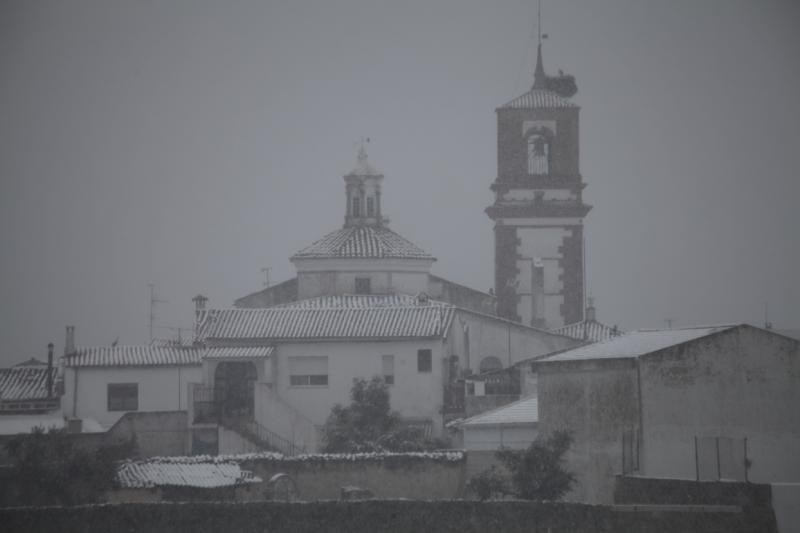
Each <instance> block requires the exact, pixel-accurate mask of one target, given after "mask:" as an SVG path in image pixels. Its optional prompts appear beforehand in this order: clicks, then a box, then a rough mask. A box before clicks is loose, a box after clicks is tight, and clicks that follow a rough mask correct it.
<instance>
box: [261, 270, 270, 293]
mask: <svg viewBox="0 0 800 533" xmlns="http://www.w3.org/2000/svg"><path fill="white" fill-rule="evenodd" d="M261 273H262V274H264V281H263V282H262V284H263V285H264V287H267V288H269V267H263V268H262V269H261Z"/></svg>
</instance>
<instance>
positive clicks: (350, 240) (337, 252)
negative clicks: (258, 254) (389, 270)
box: [292, 226, 434, 259]
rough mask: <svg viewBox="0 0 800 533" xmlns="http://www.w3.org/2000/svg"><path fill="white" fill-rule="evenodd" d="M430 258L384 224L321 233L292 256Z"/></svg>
mask: <svg viewBox="0 0 800 533" xmlns="http://www.w3.org/2000/svg"><path fill="white" fill-rule="evenodd" d="M337 257H338V258H342V257H347V258H367V259H385V258H395V259H434V257H433V256H432V255H431V254H429V253H428V252H426V251H425V250H423V249H422V248H420V247H418V246H417V245H416V244H414V243H412V242H411V241H409V240H407V239H405V238H404V237H401V236H400V235H398V234H397V233H395V232H393V231H392V230H390V229H389V228H387V227H385V226H349V227H345V228H342V229H339V230H336V231H334V232H332V233H329V234H327V235H325V236H324V237H323V238H321V239H320V240H318V241H316V242H314V243H313V244H311V245H310V246H308V247H306V248H303V249H302V250H300V251H299V252H297V253H296V254H294V256H293V257H292V259H295V258H297V259H305V258H317V259H319V258H337Z"/></svg>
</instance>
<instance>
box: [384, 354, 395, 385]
mask: <svg viewBox="0 0 800 533" xmlns="http://www.w3.org/2000/svg"><path fill="white" fill-rule="evenodd" d="M381 364H382V365H383V381H384V382H385V383H386V384H387V385H394V356H393V355H382V356H381Z"/></svg>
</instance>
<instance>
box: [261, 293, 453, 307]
mask: <svg viewBox="0 0 800 533" xmlns="http://www.w3.org/2000/svg"><path fill="white" fill-rule="evenodd" d="M427 302H428V304H429V305H434V306H445V307H452V304H448V303H446V302H440V301H438V300H431V299H430V298H428V300H427ZM409 305H417V296H412V295H410V294H337V295H332V296H319V297H317V298H308V299H306V300H298V301H296V302H287V303H285V304H280V305H277V306H275V307H277V308H285V307H292V308H296V309H326V308H330V307H346V308H350V309H358V308H365V307H398V306H409Z"/></svg>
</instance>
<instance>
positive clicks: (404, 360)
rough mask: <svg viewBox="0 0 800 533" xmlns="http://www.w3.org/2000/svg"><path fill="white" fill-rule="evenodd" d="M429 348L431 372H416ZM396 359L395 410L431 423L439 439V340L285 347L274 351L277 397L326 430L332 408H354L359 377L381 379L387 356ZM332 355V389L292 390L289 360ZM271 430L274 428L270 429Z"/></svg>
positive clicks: (440, 351)
mask: <svg viewBox="0 0 800 533" xmlns="http://www.w3.org/2000/svg"><path fill="white" fill-rule="evenodd" d="M419 349H430V350H431V357H432V371H431V372H428V373H421V372H418V371H417V350H419ZM383 355H393V356H394V384H393V385H390V386H389V392H390V394H391V405H392V409H395V410H396V411H398V412H399V413H400V414H401V416H403V417H412V418H427V419H430V420H431V421H432V422H433V428H434V434H435V435H441V433H442V415H441V411H440V410H441V408H442V403H443V386H442V380H443V377H442V376H443V372H444V368H443V367H444V365H445V363H446V362H445V361H444V358H443V353H442V341H440V340H424V339H419V340H409V341H387V342H315V343H296V344H295V343H292V344H281V345H280V346H278V347H277V349H276V351H275V355H274V356H273V357H274V358H275V369H276V376H277V377H276V379H275V387H276V388H275V390H276V392H277V393H278V394H279V395H280V396H281V397H282V398H283V399H284V400H286V402H287V403H289V404H290V405H291V406H292V407H294V408H295V409H296V410H297V411H299V412H300V413H301V414H302V415H303V416H304V417H306V418H308V419H309V420H311V421H312V422H313V423H314V424H315V425H322V424H324V423H325V420H327V418H328V415H329V414H330V411H331V407H333V405H334V404H337V403H340V404H343V405H347V404H349V403H350V390H351V389H352V387H353V379H354V378H365V379H369V378H371V377H373V376H376V375H382V373H383V366H382V356H383ZM302 356H327V357H328V385H327V386H292V385H291V384H290V383H289V369H288V363H287V361H288V358H289V357H302ZM267 427H269V426H268V425H267Z"/></svg>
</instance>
